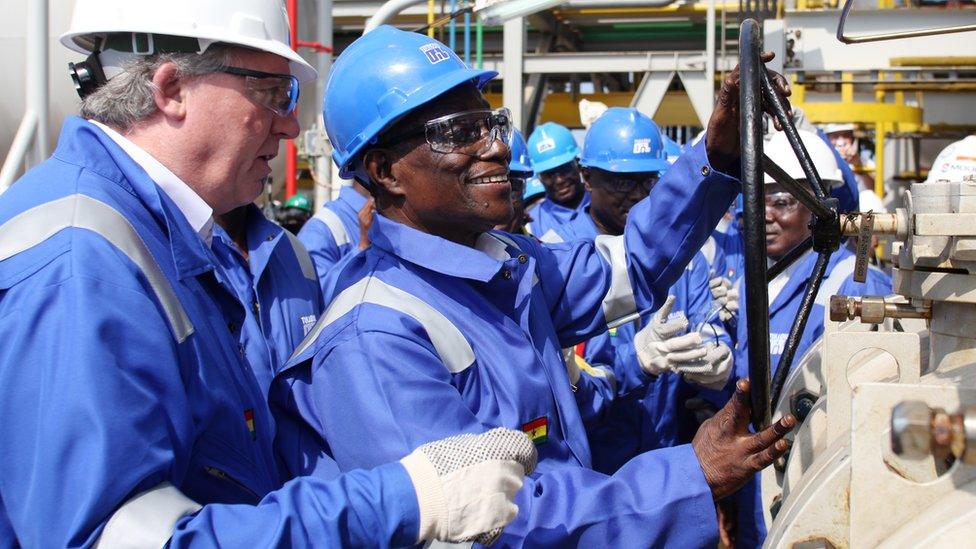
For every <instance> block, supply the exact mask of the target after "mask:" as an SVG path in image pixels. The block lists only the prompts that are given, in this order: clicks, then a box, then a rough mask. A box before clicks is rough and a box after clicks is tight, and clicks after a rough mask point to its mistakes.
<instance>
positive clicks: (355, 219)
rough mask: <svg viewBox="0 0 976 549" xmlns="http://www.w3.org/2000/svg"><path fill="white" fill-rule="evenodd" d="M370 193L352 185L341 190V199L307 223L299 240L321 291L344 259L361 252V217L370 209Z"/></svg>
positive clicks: (325, 207)
mask: <svg viewBox="0 0 976 549" xmlns="http://www.w3.org/2000/svg"><path fill="white" fill-rule="evenodd" d="M368 201H369V192H368V191H367V190H366V189H364V188H363V186H362V185H360V184H359V183H357V182H356V181H353V182H352V183H351V184H349V185H344V186H343V187H342V189H340V190H339V197H338V198H336V199H335V200H332V201H331V202H326V203H325V205H324V206H322V208H321V209H320V210H319V211H318V213H316V214H315V215H314V216H312V218H311V219H309V220H308V222H307V223H305V226H304V227H302V230H301V231H299V232H298V239H299V240H301V241H302V244H304V245H305V249H307V250H308V253H309V255H311V256H312V262H313V263H314V264H315V270H316V271H317V272H318V273H319V275H321V276H320V278H321V280H322V281H323V283H322V291H323V292H324V291H326V288H327V284H326V282H325V281H326V280H327V279H328V275H329V273H330V272H331V271H332V268H333V267H335V265H336V263H339V260H341V259H342V258H343V257H345V256H346V255H348V254H350V253H355V252H357V251H358V250H359V248H360V247H359V244H360V223H359V214H360V212H362V211H363V209H364V208H366V207H367V203H368Z"/></svg>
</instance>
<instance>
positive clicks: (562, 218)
mask: <svg viewBox="0 0 976 549" xmlns="http://www.w3.org/2000/svg"><path fill="white" fill-rule="evenodd" d="M528 148H529V158H530V159H531V160H532V168H533V169H534V170H535V174H536V176H537V177H538V178H539V181H540V182H541V183H542V186H543V187H544V188H545V190H546V198H545V199H544V200H542V201H541V202H539V203H537V204H536V205H534V206H532V207H530V208H529V209H528V212H529V216H530V217H532V221H531V222H530V223H529V224H528V228H529V232H530V233H532V234H534V235H535V236H536V237H537V238H543V237H544V236H545V235H547V234H549V233H550V232H551V231H553V230H554V229H556V228H557V227H559V226H560V225H562V224H564V223H568V222H569V221H571V220H572V219H573V218H575V217H577V216H579V215H583V208H585V207H586V205H587V204H589V202H590V195H589V193H587V192H586V189H584V188H583V180H582V179H581V178H580V173H579V162H577V158H578V157H579V153H580V149H579V145H577V144H576V139H574V138H573V134H572V133H571V132H570V131H569V129H567V128H566V127H565V126H561V125H559V124H556V123H555V122H546V123H544V124H540V125H539V126H537V127H536V129H535V130H534V131H533V132H532V134H531V135H529V140H528Z"/></svg>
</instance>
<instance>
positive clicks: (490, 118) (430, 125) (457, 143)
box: [383, 108, 512, 156]
mask: <svg viewBox="0 0 976 549" xmlns="http://www.w3.org/2000/svg"><path fill="white" fill-rule="evenodd" d="M511 131H512V113H511V112H510V111H509V110H508V109H506V108H501V109H496V110H489V109H479V110H475V111H464V112H458V113H454V114H449V115H447V116H441V117H440V118H435V119H433V120H428V121H427V123H426V124H424V127H423V128H418V129H416V130H413V131H408V132H405V133H401V134H398V135H397V136H395V137H387V138H384V139H383V141H384V142H386V143H391V144H392V143H399V142H401V141H403V140H404V139H406V138H408V137H412V136H415V135H423V136H424V138H425V139H426V140H427V144H428V145H430V149H431V150H432V151H434V152H439V153H442V154H450V153H459V154H466V155H468V156H480V155H481V154H484V153H485V152H486V151H487V150H488V149H490V148H491V146H492V144H493V143H494V142H495V140H496V139H497V140H501V141H506V140H508V135H509V133H510V132H511Z"/></svg>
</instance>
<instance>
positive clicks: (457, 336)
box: [292, 277, 474, 374]
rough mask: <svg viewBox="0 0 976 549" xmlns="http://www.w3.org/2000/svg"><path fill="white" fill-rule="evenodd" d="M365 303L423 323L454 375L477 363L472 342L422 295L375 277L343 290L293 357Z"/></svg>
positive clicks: (442, 360) (442, 359) (440, 355)
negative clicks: (425, 300)
mask: <svg viewBox="0 0 976 549" xmlns="http://www.w3.org/2000/svg"><path fill="white" fill-rule="evenodd" d="M363 303H372V304H374V305H381V306H383V307H387V308H390V309H393V310H395V311H398V312H401V313H404V314H406V315H409V316H410V317H412V318H413V319H414V320H416V321H417V322H419V323H420V325H421V326H423V328H424V330H425V331H426V332H427V337H428V338H429V339H430V342H431V343H432V344H433V345H434V349H435V350H436V351H437V355H438V356H439V357H440V359H441V362H443V363H444V365H445V366H447V369H448V370H449V371H450V372H451V373H452V374H456V373H458V372H462V371H464V370H465V369H467V368H468V367H469V366H471V365H472V364H474V350H473V349H472V348H471V344H470V343H468V340H467V339H465V338H464V336H463V335H462V334H461V331H460V330H458V329H457V326H455V325H454V324H453V323H451V321H450V320H448V319H447V317H445V316H444V315H443V314H441V312H440V311H438V310H436V309H434V308H433V307H431V306H430V305H428V304H427V303H425V302H424V301H423V300H421V299H420V298H418V297H416V296H413V295H411V294H409V293H407V292H405V291H403V290H401V289H400V288H397V287H395V286H391V285H389V284H387V283H386V282H383V281H382V280H380V279H378V278H375V277H366V278H364V279H362V280H360V281H359V282H357V283H355V284H353V285H352V286H350V287H348V288H346V289H345V290H343V291H342V292H341V293H340V294H339V295H338V296H337V297H336V298H335V300H333V301H332V304H331V305H329V308H328V309H327V310H326V311H325V314H324V315H322V318H321V319H319V321H318V323H317V324H316V325H315V328H313V329H312V331H311V332H310V333H309V334H308V336H307V337H306V338H305V340H304V341H302V344H301V345H299V346H298V349H296V350H295V353H294V354H293V355H292V356H293V357H294V356H297V355H300V354H301V353H303V352H305V350H307V349H308V348H309V347H310V346H311V345H312V344H313V343H314V342H315V340H316V339H318V336H319V334H321V333H322V331H323V330H324V329H325V328H326V327H328V326H329V324H332V323H333V322H335V321H336V320H338V319H339V318H340V317H342V316H343V315H345V314H346V313H348V312H349V311H351V310H352V309H353V308H355V307H356V306H357V305H360V304H363Z"/></svg>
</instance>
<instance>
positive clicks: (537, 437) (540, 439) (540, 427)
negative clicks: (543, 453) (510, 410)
mask: <svg viewBox="0 0 976 549" xmlns="http://www.w3.org/2000/svg"><path fill="white" fill-rule="evenodd" d="M522 432H523V433H525V434H527V435H529V438H530V439H531V440H532V442H533V443H535V444H543V443H544V442H546V440H548V438H549V418H548V417H546V416H542V417H539V418H536V419H533V420H532V421H530V422H528V423H526V424H524V425H522Z"/></svg>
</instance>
